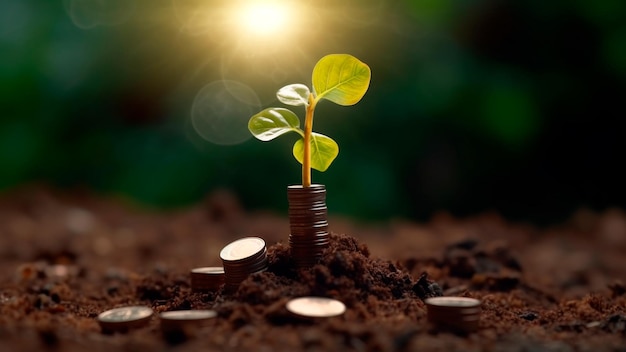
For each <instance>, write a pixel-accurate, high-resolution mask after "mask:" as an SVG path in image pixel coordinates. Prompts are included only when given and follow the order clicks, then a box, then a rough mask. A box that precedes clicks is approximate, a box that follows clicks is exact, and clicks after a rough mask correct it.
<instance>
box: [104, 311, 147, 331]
mask: <svg viewBox="0 0 626 352" xmlns="http://www.w3.org/2000/svg"><path fill="white" fill-rule="evenodd" d="M152 314H153V311H152V309H151V308H149V307H145V306H129V307H121V308H114V309H109V310H107V311H105V312H102V313H100V314H99V315H98V323H99V324H100V327H101V328H102V331H104V332H114V331H126V330H130V329H133V328H138V327H141V326H144V325H146V324H147V323H148V322H149V321H150V318H151V317H152Z"/></svg>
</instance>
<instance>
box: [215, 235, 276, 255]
mask: <svg viewBox="0 0 626 352" xmlns="http://www.w3.org/2000/svg"><path fill="white" fill-rule="evenodd" d="M263 249H265V241H264V240H263V239H262V238H259V237H245V238H241V239H238V240H236V241H234V242H231V243H229V244H228V245H226V247H224V248H222V251H221V252H220V258H222V260H224V261H238V260H243V259H246V258H248V257H251V256H254V255H255V254H258V253H259V252H262V251H263Z"/></svg>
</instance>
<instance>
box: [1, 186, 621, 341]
mask: <svg viewBox="0 0 626 352" xmlns="http://www.w3.org/2000/svg"><path fill="white" fill-rule="evenodd" d="M285 202H286V201H285ZM329 209H330V213H331V214H332V204H329ZM329 223H330V229H331V231H332V234H331V246H330V247H329V248H328V249H327V250H326V251H325V252H324V255H323V258H322V260H321V262H320V263H319V264H317V265H315V266H314V267H312V268H310V269H299V270H296V269H294V265H293V262H292V259H291V257H290V256H289V250H288V247H287V243H288V234H289V224H288V221H287V217H286V216H285V215H281V214H275V213H271V212H259V211H255V212H247V211H244V210H243V209H242V208H241V207H240V206H239V204H238V202H237V199H236V198H235V197H234V196H232V195H231V194H229V193H228V192H226V191H217V192H215V193H214V194H212V195H211V196H209V197H208V198H207V199H206V201H205V202H202V203H201V204H198V205H196V206H193V207H190V208H186V209H180V210H176V211H168V212H163V211H160V212H157V211H147V210H145V209H141V208H139V207H136V206H133V205H132V204H130V203H128V202H125V201H123V200H120V199H110V198H106V199H105V198H102V197H99V196H94V195H91V194H90V193H89V192H84V191H83V192H76V191H73V192H67V191H66V192H59V191H54V190H50V189H47V188H45V187H26V188H23V189H18V190H14V191H11V192H8V193H5V194H3V195H2V196H0V264H1V266H0V350H2V351H35V350H57V351H86V350H90V351H109V350H116V351H148V350H151V351H163V350H175V351H200V350H202V351H212V350H216V351H241V350H259V351H303V350H306V351H331V350H336V351H346V350H354V351H366V350H373V351H374V350H375V351H417V350H419V351H484V350H488V351H594V352H596V351H626V286H625V285H624V281H620V280H624V279H625V278H626V257H625V255H626V216H625V214H624V212H623V211H621V210H618V209H611V210H606V211H603V212H600V213H596V212H593V211H590V210H581V211H579V212H577V213H576V214H573V215H572V217H571V219H570V221H568V222H566V223H563V224H558V225H554V226H551V227H543V228H537V227H533V226H531V225H528V224H519V223H510V222H507V221H506V220H505V219H503V218H501V217H500V216H498V215H497V214H494V213H487V214H482V215H479V216H475V217H472V218H466V219H456V218H453V217H451V216H449V215H446V214H445V213H441V214H439V215H437V216H435V217H433V218H432V220H431V221H429V222H428V223H412V222H409V221H405V220H399V219H390V220H389V221H388V222H386V223H384V224H377V225H376V224H363V223H357V222H354V221H351V220H349V219H343V218H338V217H332V215H331V217H330V218H329ZM245 236H259V237H262V238H264V239H265V241H266V243H267V244H268V256H269V270H268V271H266V272H263V273H258V274H254V275H252V276H250V277H249V278H248V279H246V280H245V281H244V282H243V283H242V284H241V286H240V287H239V290H238V291H237V292H235V293H232V294H227V293H224V292H214V293H198V292H192V290H191V288H190V279H189V271H190V269H192V268H195V267H201V266H221V262H220V259H219V251H220V250H221V248H222V247H223V246H224V245H226V244H227V243H229V242H231V241H233V240H235V239H238V238H241V237H245ZM441 294H443V295H452V296H466V297H474V298H478V299H480V300H481V301H482V315H481V321H480V329H479V330H478V331H477V332H473V333H460V332H453V331H446V330H443V329H441V328H439V327H436V326H433V325H431V324H430V323H429V322H428V321H427V318H426V307H425V305H424V303H423V299H424V298H426V297H429V296H437V295H441ZM305 295H318V296H324V297H331V298H336V299H339V300H341V301H342V302H344V303H345V304H346V306H347V311H346V313H345V314H344V315H342V316H339V317H333V318H327V319H317V320H307V319H299V318H295V317H293V316H292V315H290V314H289V313H288V312H287V311H286V309H285V303H286V302H287V300H288V299H290V298H292V297H298V296H305ZM127 305H147V306H149V307H151V308H152V309H154V310H155V311H156V312H163V311H169V310H181V309H214V310H216V311H217V312H218V316H217V318H215V319H213V320H212V321H211V324H210V325H209V326H207V327H203V328H201V329H199V330H195V331H184V332H181V333H177V334H171V333H167V334H164V333H162V331H161V329H160V325H159V319H158V317H156V316H155V317H153V318H152V319H151V321H150V322H149V324H148V325H146V326H145V327H141V328H137V329H134V330H131V331H127V332H121V333H103V332H102V331H101V329H100V327H99V325H98V323H97V320H96V316H97V315H98V314H99V313H101V312H103V311H105V310H108V309H111V308H115V307H121V306H127Z"/></svg>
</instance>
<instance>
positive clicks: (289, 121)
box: [248, 108, 302, 142]
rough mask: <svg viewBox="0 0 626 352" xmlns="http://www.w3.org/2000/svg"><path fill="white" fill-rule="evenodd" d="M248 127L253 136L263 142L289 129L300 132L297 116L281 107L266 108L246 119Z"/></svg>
mask: <svg viewBox="0 0 626 352" xmlns="http://www.w3.org/2000/svg"><path fill="white" fill-rule="evenodd" d="M248 129H249V130H250V133H252V135H253V136H255V137H256V138H257V139H259V140H262V141H264V142H267V141H271V140H272V139H274V138H276V137H278V136H280V135H283V134H285V133H287V132H290V131H295V132H298V133H299V134H302V131H301V130H300V120H299V119H298V116H296V114H294V113H293V112H292V111H291V110H288V109H283V108H267V109H265V110H263V111H261V112H259V113H258V114H256V115H254V116H252V117H251V118H250V121H248Z"/></svg>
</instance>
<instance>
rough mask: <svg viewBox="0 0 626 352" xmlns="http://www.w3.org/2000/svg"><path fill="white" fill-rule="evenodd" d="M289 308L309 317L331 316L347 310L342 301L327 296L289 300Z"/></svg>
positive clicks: (297, 313) (292, 311)
mask: <svg viewBox="0 0 626 352" xmlns="http://www.w3.org/2000/svg"><path fill="white" fill-rule="evenodd" d="M286 308H287V310H288V311H290V312H291V313H293V314H296V315H300V316H303V317H309V318H329V317H334V316H337V315H341V314H343V313H344V312H345V311H346V305H345V304H343V303H342V302H340V301H338V300H336V299H332V298H325V297H300V298H294V299H292V300H290V301H289V302H287V306H286Z"/></svg>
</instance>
